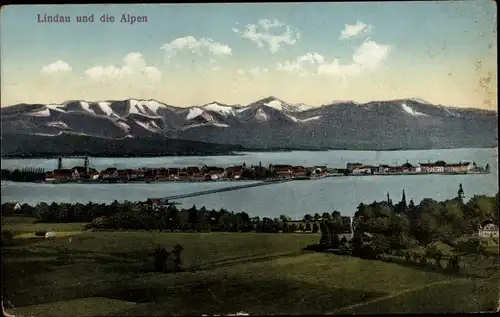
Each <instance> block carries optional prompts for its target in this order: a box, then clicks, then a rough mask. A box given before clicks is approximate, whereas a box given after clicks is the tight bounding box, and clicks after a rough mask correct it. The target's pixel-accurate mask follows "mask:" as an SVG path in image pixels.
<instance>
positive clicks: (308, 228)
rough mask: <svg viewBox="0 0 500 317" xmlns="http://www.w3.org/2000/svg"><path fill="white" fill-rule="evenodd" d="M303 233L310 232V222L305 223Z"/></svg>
mask: <svg viewBox="0 0 500 317" xmlns="http://www.w3.org/2000/svg"><path fill="white" fill-rule="evenodd" d="M305 231H307V232H309V231H312V226H311V223H310V222H308V223H306V228H305Z"/></svg>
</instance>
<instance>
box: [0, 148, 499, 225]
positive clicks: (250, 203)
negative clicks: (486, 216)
mask: <svg viewBox="0 0 500 317" xmlns="http://www.w3.org/2000/svg"><path fill="white" fill-rule="evenodd" d="M407 160H408V161H409V162H410V163H418V162H421V163H423V162H428V161H431V162H435V161H437V160H444V161H446V162H449V163H453V162H459V161H461V160H462V161H475V162H476V163H477V164H478V165H479V166H484V165H486V163H489V164H490V166H491V171H492V173H491V174H486V175H417V176H368V177H354V176H350V177H335V178H325V179H320V180H311V181H293V182H288V183H281V184H274V185H269V186H263V187H253V188H248V189H242V190H235V191H229V192H223V193H217V194H209V195H205V196H199V197H193V198H185V199H181V200H179V202H180V203H182V207H191V206H192V205H193V204H195V205H196V206H198V207H201V206H206V207H207V208H210V209H211V208H215V209H220V208H226V209H228V210H234V211H236V212H239V211H245V212H247V213H248V214H250V215H251V216H260V217H263V216H271V217H279V215H280V214H286V215H288V216H290V217H292V218H301V217H302V216H303V215H304V214H306V213H310V214H314V213H316V212H317V213H319V214H322V213H323V212H332V211H333V210H334V209H336V210H338V211H340V212H341V213H342V214H343V215H347V216H350V215H353V214H354V212H355V211H356V207H357V206H358V204H359V203H360V202H364V203H370V202H373V201H375V200H377V201H380V200H383V199H385V197H386V192H389V193H390V195H391V198H392V199H393V201H394V202H397V201H399V200H400V198H401V191H402V189H403V188H404V189H405V191H406V197H407V199H408V200H409V199H413V200H414V201H415V203H418V202H420V200H422V199H423V198H427V197H428V198H434V199H437V200H443V199H449V198H453V197H456V195H457V190H458V185H459V184H460V183H462V185H463V188H464V191H465V196H466V198H470V197H472V196H473V195H474V194H484V195H494V194H496V193H497V192H498V152H497V149H446V150H419V151H383V152H376V151H325V152H307V151H292V152H278V153H276V152H274V153H268V152H265V153H240V154H239V155H235V156H216V157H154V158H91V160H90V164H91V166H92V167H95V168H97V169H98V170H100V169H104V168H106V167H118V168H138V167H146V166H147V167H183V166H202V165H204V164H206V165H218V166H230V165H232V164H241V163H243V162H245V163H246V164H247V165H251V164H255V165H257V164H259V162H261V163H262V164H263V165H269V164H271V163H273V164H293V165H303V166H314V165H327V166H329V167H345V165H346V163H347V162H362V163H365V164H375V165H378V164H395V163H397V164H402V163H404V162H406V161H407ZM1 162H2V168H3V169H15V168H23V167H42V168H45V169H46V170H52V169H54V168H56V166H57V160H56V159H53V160H46V159H25V160H15V159H6V160H2V161H1ZM63 165H64V166H65V167H73V166H75V165H83V160H81V159H67V160H63ZM231 184H234V183H228V182H223V183H177V184H173V183H156V184H57V185H54V184H30V183H12V182H2V192H1V197H2V202H20V203H29V204H36V203H37V202H40V201H45V202H48V203H50V202H52V201H56V202H83V203H86V202H88V201H93V202H105V203H108V202H112V201H113V200H115V199H116V200H119V201H122V200H130V201H138V200H140V201H144V200H146V199H147V198H150V197H151V198H152V197H166V196H172V195H177V194H185V193H191V192H197V191H202V190H208V189H215V188H222V187H227V186H230V185H231ZM235 185H236V184H235Z"/></svg>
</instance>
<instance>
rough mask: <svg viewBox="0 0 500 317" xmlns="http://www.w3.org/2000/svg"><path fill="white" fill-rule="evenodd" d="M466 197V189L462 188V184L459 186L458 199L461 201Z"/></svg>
mask: <svg viewBox="0 0 500 317" xmlns="http://www.w3.org/2000/svg"><path fill="white" fill-rule="evenodd" d="M464 197H465V195H464V189H463V188H462V184H460V185H459V186H458V198H460V199H464Z"/></svg>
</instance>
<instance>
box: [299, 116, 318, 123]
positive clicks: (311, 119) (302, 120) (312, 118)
mask: <svg viewBox="0 0 500 317" xmlns="http://www.w3.org/2000/svg"><path fill="white" fill-rule="evenodd" d="M319 119H321V116H314V117H310V118H306V119H301V120H300V121H301V122H308V121H313V120H319Z"/></svg>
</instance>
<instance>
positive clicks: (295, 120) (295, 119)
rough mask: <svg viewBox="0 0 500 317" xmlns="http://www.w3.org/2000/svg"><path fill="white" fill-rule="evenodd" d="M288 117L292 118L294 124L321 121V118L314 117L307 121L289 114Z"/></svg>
mask: <svg viewBox="0 0 500 317" xmlns="http://www.w3.org/2000/svg"><path fill="white" fill-rule="evenodd" d="M287 117H288V118H290V119H291V120H292V121H293V122H308V121H313V120H318V119H321V116H314V117H311V118H306V119H297V118H295V117H294V116H291V115H289V114H287Z"/></svg>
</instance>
